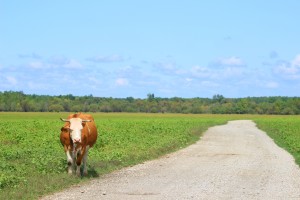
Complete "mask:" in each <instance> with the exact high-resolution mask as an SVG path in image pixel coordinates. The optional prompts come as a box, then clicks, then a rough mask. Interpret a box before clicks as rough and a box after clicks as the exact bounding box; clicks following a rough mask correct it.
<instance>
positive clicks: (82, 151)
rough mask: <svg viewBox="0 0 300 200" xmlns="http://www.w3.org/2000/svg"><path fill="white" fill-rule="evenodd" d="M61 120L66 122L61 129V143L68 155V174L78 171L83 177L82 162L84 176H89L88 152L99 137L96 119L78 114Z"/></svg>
mask: <svg viewBox="0 0 300 200" xmlns="http://www.w3.org/2000/svg"><path fill="white" fill-rule="evenodd" d="M61 120H62V121H64V122H66V123H65V125H64V126H63V127H62V128H61V133H60V142H61V144H62V145H63V146H64V150H65V152H66V154H67V162H68V173H69V174H72V173H73V172H75V171H76V174H77V175H78V176H81V173H80V166H81V161H82V163H83V174H84V175H87V157H88V151H89V148H91V147H92V146H93V145H94V144H95V142H96V140H97V135H98V133H97V128H96V124H95V122H94V118H93V117H92V116H91V115H89V114H83V113H76V114H71V115H69V116H68V118H67V119H62V118H61ZM75 163H76V164H75Z"/></svg>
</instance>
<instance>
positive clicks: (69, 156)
mask: <svg viewBox="0 0 300 200" xmlns="http://www.w3.org/2000/svg"><path fill="white" fill-rule="evenodd" d="M66 154H67V163H68V174H72V173H73V168H74V165H73V164H74V161H73V157H72V152H71V153H70V151H67V152H66Z"/></svg>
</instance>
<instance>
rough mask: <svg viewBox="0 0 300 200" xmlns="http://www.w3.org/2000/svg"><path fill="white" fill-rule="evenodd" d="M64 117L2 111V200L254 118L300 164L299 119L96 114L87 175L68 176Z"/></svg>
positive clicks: (53, 187)
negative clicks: (61, 135)
mask: <svg viewBox="0 0 300 200" xmlns="http://www.w3.org/2000/svg"><path fill="white" fill-rule="evenodd" d="M67 116H68V113H0V148H1V151H0V172H1V174H0V199H18V198H21V199H37V198H38V197H39V196H42V195H45V194H48V193H51V192H53V191H57V190H61V189H62V188H64V187H68V186H70V185H72V184H76V183H79V182H83V181H87V180H89V179H91V178H94V177H99V176H101V175H103V174H105V173H109V172H110V171H112V170H115V169H118V168H121V167H124V166H130V165H134V164H137V163H140V162H143V161H145V160H149V159H154V158H157V157H159V156H161V155H163V154H166V153H168V152H172V151H175V150H178V149H180V148H183V147H186V146H187V145H189V144H191V143H194V142H195V141H197V140H198V139H199V136H200V135H201V134H202V133H203V132H204V131H205V130H207V128H208V127H211V126H214V125H218V124H225V123H226V122H227V121H228V120H235V119H252V120H254V121H255V122H256V123H257V124H258V127H259V128H261V129H263V130H265V131H267V132H268V134H269V135H270V136H271V137H273V138H274V139H275V140H276V142H277V143H278V144H279V145H281V146H283V147H284V148H286V149H288V150H289V151H290V152H291V153H292V154H293V155H294V156H295V158H296V159H297V162H298V163H299V160H300V156H299V155H300V117H299V116H259V115H193V114H127V113H94V114H93V116H94V118H95V121H96V124H97V127H98V131H99V138H98V141H97V143H96V145H95V146H94V147H93V148H92V149H91V150H90V154H89V163H88V164H89V165H88V173H89V175H88V176H87V177H84V178H78V177H76V176H69V175H68V174H67V173H66V156H65V153H64V151H63V148H62V146H61V144H60V141H59V133H60V128H61V126H62V125H63V122H61V121H60V120H59V118H60V117H63V118H65V117H67Z"/></svg>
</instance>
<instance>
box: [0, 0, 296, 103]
mask: <svg viewBox="0 0 300 200" xmlns="http://www.w3.org/2000/svg"><path fill="white" fill-rule="evenodd" d="M299 9H300V1H298V0H285V1H283V0H278V1H273V0H265V1H261V0H251V1H250V0H247V1H246V0H245V1H240V0H226V1H222V0H218V1H217V0H210V1H204V0H203V1H201V0H186V1H173V0H172V1H171V0H151V1H138V0H127V1H116V0H100V1H96V0H88V1H71V0H64V1H58V0H51V1H38V0H35V1H34V0H26V1H13V0H12V1H10V0H0V31H1V34H0V36H1V37H0V91H7V90H13V91H23V92H24V93H26V94H49V95H64V94H73V95H76V96H77V95H79V96H82V95H90V94H92V95H93V96H98V97H118V98H119V97H121V98H125V97H130V96H131V97H134V98H146V97H147V94H148V93H154V94H155V96H157V97H175V96H177V97H186V98H191V97H212V96H213V95H214V94H222V95H223V96H225V97H247V96H299V88H300V38H299V37H300V26H299V19H300V12H299Z"/></svg>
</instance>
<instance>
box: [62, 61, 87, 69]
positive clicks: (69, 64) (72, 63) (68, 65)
mask: <svg viewBox="0 0 300 200" xmlns="http://www.w3.org/2000/svg"><path fill="white" fill-rule="evenodd" d="M63 67H65V68H71V69H80V68H82V67H83V66H82V64H81V63H80V62H79V61H77V60H74V59H70V60H68V62H67V63H66V64H64V65H63Z"/></svg>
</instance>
